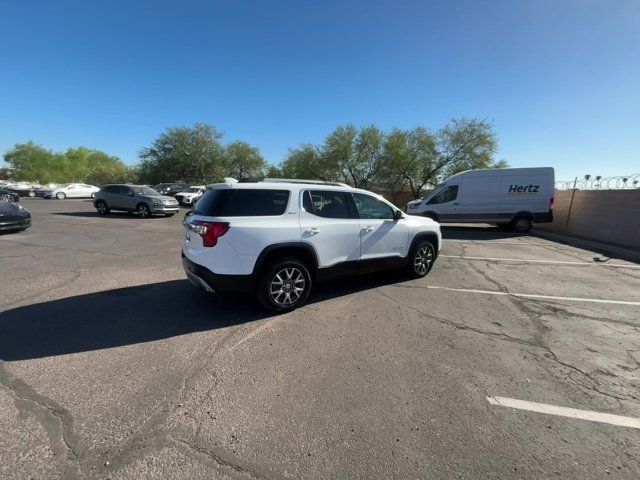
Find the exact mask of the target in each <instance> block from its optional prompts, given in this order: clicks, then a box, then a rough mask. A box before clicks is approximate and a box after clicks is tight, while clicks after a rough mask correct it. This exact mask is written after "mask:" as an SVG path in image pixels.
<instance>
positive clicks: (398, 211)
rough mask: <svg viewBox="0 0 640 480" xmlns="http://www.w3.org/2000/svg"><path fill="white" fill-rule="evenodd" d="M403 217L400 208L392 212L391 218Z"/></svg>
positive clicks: (398, 218)
mask: <svg viewBox="0 0 640 480" xmlns="http://www.w3.org/2000/svg"><path fill="white" fill-rule="evenodd" d="M403 217H404V215H403V213H402V212H401V211H400V210H396V211H395V212H393V219H394V220H400V219H401V218H403Z"/></svg>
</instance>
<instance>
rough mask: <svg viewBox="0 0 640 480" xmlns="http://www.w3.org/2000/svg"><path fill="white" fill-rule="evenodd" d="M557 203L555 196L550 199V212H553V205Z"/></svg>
mask: <svg viewBox="0 0 640 480" xmlns="http://www.w3.org/2000/svg"><path fill="white" fill-rule="evenodd" d="M555 203H556V201H555V200H554V198H553V197H551V200H549V213H553V205H554V204H555Z"/></svg>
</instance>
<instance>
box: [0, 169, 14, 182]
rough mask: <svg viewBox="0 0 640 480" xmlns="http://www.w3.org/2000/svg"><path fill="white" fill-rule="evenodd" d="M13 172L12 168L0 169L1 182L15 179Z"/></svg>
mask: <svg viewBox="0 0 640 480" xmlns="http://www.w3.org/2000/svg"><path fill="white" fill-rule="evenodd" d="M13 175H14V173H13V170H12V169H11V168H6V167H2V168H0V180H11V179H12V178H13Z"/></svg>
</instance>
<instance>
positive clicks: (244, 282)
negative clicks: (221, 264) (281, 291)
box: [182, 253, 255, 293]
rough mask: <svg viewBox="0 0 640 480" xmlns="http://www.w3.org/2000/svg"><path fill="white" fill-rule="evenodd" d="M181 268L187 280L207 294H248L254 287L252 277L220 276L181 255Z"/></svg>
mask: <svg viewBox="0 0 640 480" xmlns="http://www.w3.org/2000/svg"><path fill="white" fill-rule="evenodd" d="M182 268H184V272H185V273H186V274H187V278H188V279H189V280H190V281H191V282H192V283H193V284H195V285H196V286H198V287H200V288H203V289H204V290H206V291H208V292H230V293H248V292H252V291H253V289H254V286H255V277H254V275H221V274H219V273H214V272H212V271H211V270H209V269H208V268H206V267H203V266H202V265H198V264H197V263H194V262H192V261H191V260H189V259H188V258H187V257H186V256H185V255H184V253H182Z"/></svg>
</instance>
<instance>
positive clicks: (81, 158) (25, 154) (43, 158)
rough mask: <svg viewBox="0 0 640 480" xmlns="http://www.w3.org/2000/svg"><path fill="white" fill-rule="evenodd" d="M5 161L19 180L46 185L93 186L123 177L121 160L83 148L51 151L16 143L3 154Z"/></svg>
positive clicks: (37, 146) (125, 169) (123, 166)
mask: <svg viewBox="0 0 640 480" xmlns="http://www.w3.org/2000/svg"><path fill="white" fill-rule="evenodd" d="M4 158H5V161H6V162H7V163H8V164H9V165H11V167H12V168H13V169H14V173H13V176H14V177H15V178H18V179H24V180H30V181H39V182H42V183H48V182H56V183H62V182H86V183H93V184H96V185H102V184H104V183H110V182H119V181H122V180H123V179H124V178H125V176H126V171H127V167H126V166H125V165H124V163H122V161H121V160H120V159H119V158H117V157H113V156H110V155H108V154H106V153H104V152H101V151H99V150H93V149H89V148H86V147H78V148H69V149H67V151H66V152H64V153H62V152H52V151H50V150H46V149H45V148H43V147H41V146H40V145H36V144H35V143H33V142H27V143H23V144H17V145H15V147H14V148H13V149H12V150H10V151H9V152H7V153H6V154H5V157H4Z"/></svg>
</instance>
